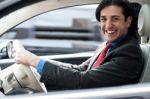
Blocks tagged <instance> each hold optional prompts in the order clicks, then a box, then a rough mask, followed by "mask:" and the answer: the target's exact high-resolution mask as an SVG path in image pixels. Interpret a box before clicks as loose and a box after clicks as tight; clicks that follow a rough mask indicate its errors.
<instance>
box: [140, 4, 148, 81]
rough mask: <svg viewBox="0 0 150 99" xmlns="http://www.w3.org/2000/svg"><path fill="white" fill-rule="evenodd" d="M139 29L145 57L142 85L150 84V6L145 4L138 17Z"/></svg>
mask: <svg viewBox="0 0 150 99" xmlns="http://www.w3.org/2000/svg"><path fill="white" fill-rule="evenodd" d="M138 28H139V34H140V36H141V44H140V46H141V50H142V53H143V57H144V69H143V72H142V75H141V78H140V81H139V82H140V83H144V82H150V40H149V38H150V5H149V4H143V5H142V7H141V9H140V12H139V17H138Z"/></svg>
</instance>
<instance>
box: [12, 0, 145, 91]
mask: <svg viewBox="0 0 150 99" xmlns="http://www.w3.org/2000/svg"><path fill="white" fill-rule="evenodd" d="M130 6H131V4H130V3H129V2H128V0H102V1H101V2H100V4H99V6H98V7H97V9H96V19H97V20H98V21H99V25H100V30H101V33H102V34H103V36H104V37H105V39H106V42H107V43H106V47H105V48H104V49H103V50H101V49H102V48H98V49H97V50H96V52H95V54H94V55H93V56H92V57H91V58H89V59H88V60H87V61H85V62H83V63H82V64H80V65H72V64H68V63H62V62H58V61H54V60H50V59H42V58H41V57H39V56H37V55H34V54H32V53H30V52H29V51H27V50H25V49H24V48H23V47H21V46H20V45H19V44H18V43H17V42H16V43H15V42H14V44H16V45H17V46H14V48H13V57H14V60H15V62H16V63H18V64H25V65H27V66H33V67H34V68H36V69H37V71H38V72H39V73H40V74H41V81H42V82H44V83H45V85H46V86H47V88H50V89H52V88H58V89H80V88H94V87H106V86H116V85H125V84H132V83H137V82H138V81H139V78H140V75H141V72H142V69H143V59H142V53H141V49H140V46H139V39H138V38H139V37H138V32H137V29H135V27H136V26H132V25H133V21H132V17H133V15H132V14H133V9H131V7H130ZM136 28H137V27H136Z"/></svg>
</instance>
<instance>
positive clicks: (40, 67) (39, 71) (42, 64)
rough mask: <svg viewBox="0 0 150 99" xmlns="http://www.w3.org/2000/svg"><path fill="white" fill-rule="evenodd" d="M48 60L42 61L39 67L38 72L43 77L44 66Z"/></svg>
mask: <svg viewBox="0 0 150 99" xmlns="http://www.w3.org/2000/svg"><path fill="white" fill-rule="evenodd" d="M45 62H46V60H44V59H42V58H41V59H40V60H39V62H38V65H37V72H38V73H39V74H40V75H41V74H42V70H43V66H44V64H45Z"/></svg>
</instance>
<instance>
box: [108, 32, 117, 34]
mask: <svg viewBox="0 0 150 99" xmlns="http://www.w3.org/2000/svg"><path fill="white" fill-rule="evenodd" d="M114 32H115V31H107V33H109V34H111V33H114Z"/></svg>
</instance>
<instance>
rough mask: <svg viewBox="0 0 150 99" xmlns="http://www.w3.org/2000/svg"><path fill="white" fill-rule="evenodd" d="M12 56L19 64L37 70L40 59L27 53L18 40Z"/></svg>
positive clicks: (14, 43)
mask: <svg viewBox="0 0 150 99" xmlns="http://www.w3.org/2000/svg"><path fill="white" fill-rule="evenodd" d="M12 56H13V58H14V60H15V62H16V63H17V64H24V65H27V66H33V67H35V68H36V66H37V64H38V61H39V59H40V58H39V56H36V55H35V54H33V53H31V52H29V51H27V50H26V49H25V48H24V47H23V46H22V44H21V43H20V42H19V41H18V40H15V41H13V54H12Z"/></svg>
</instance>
